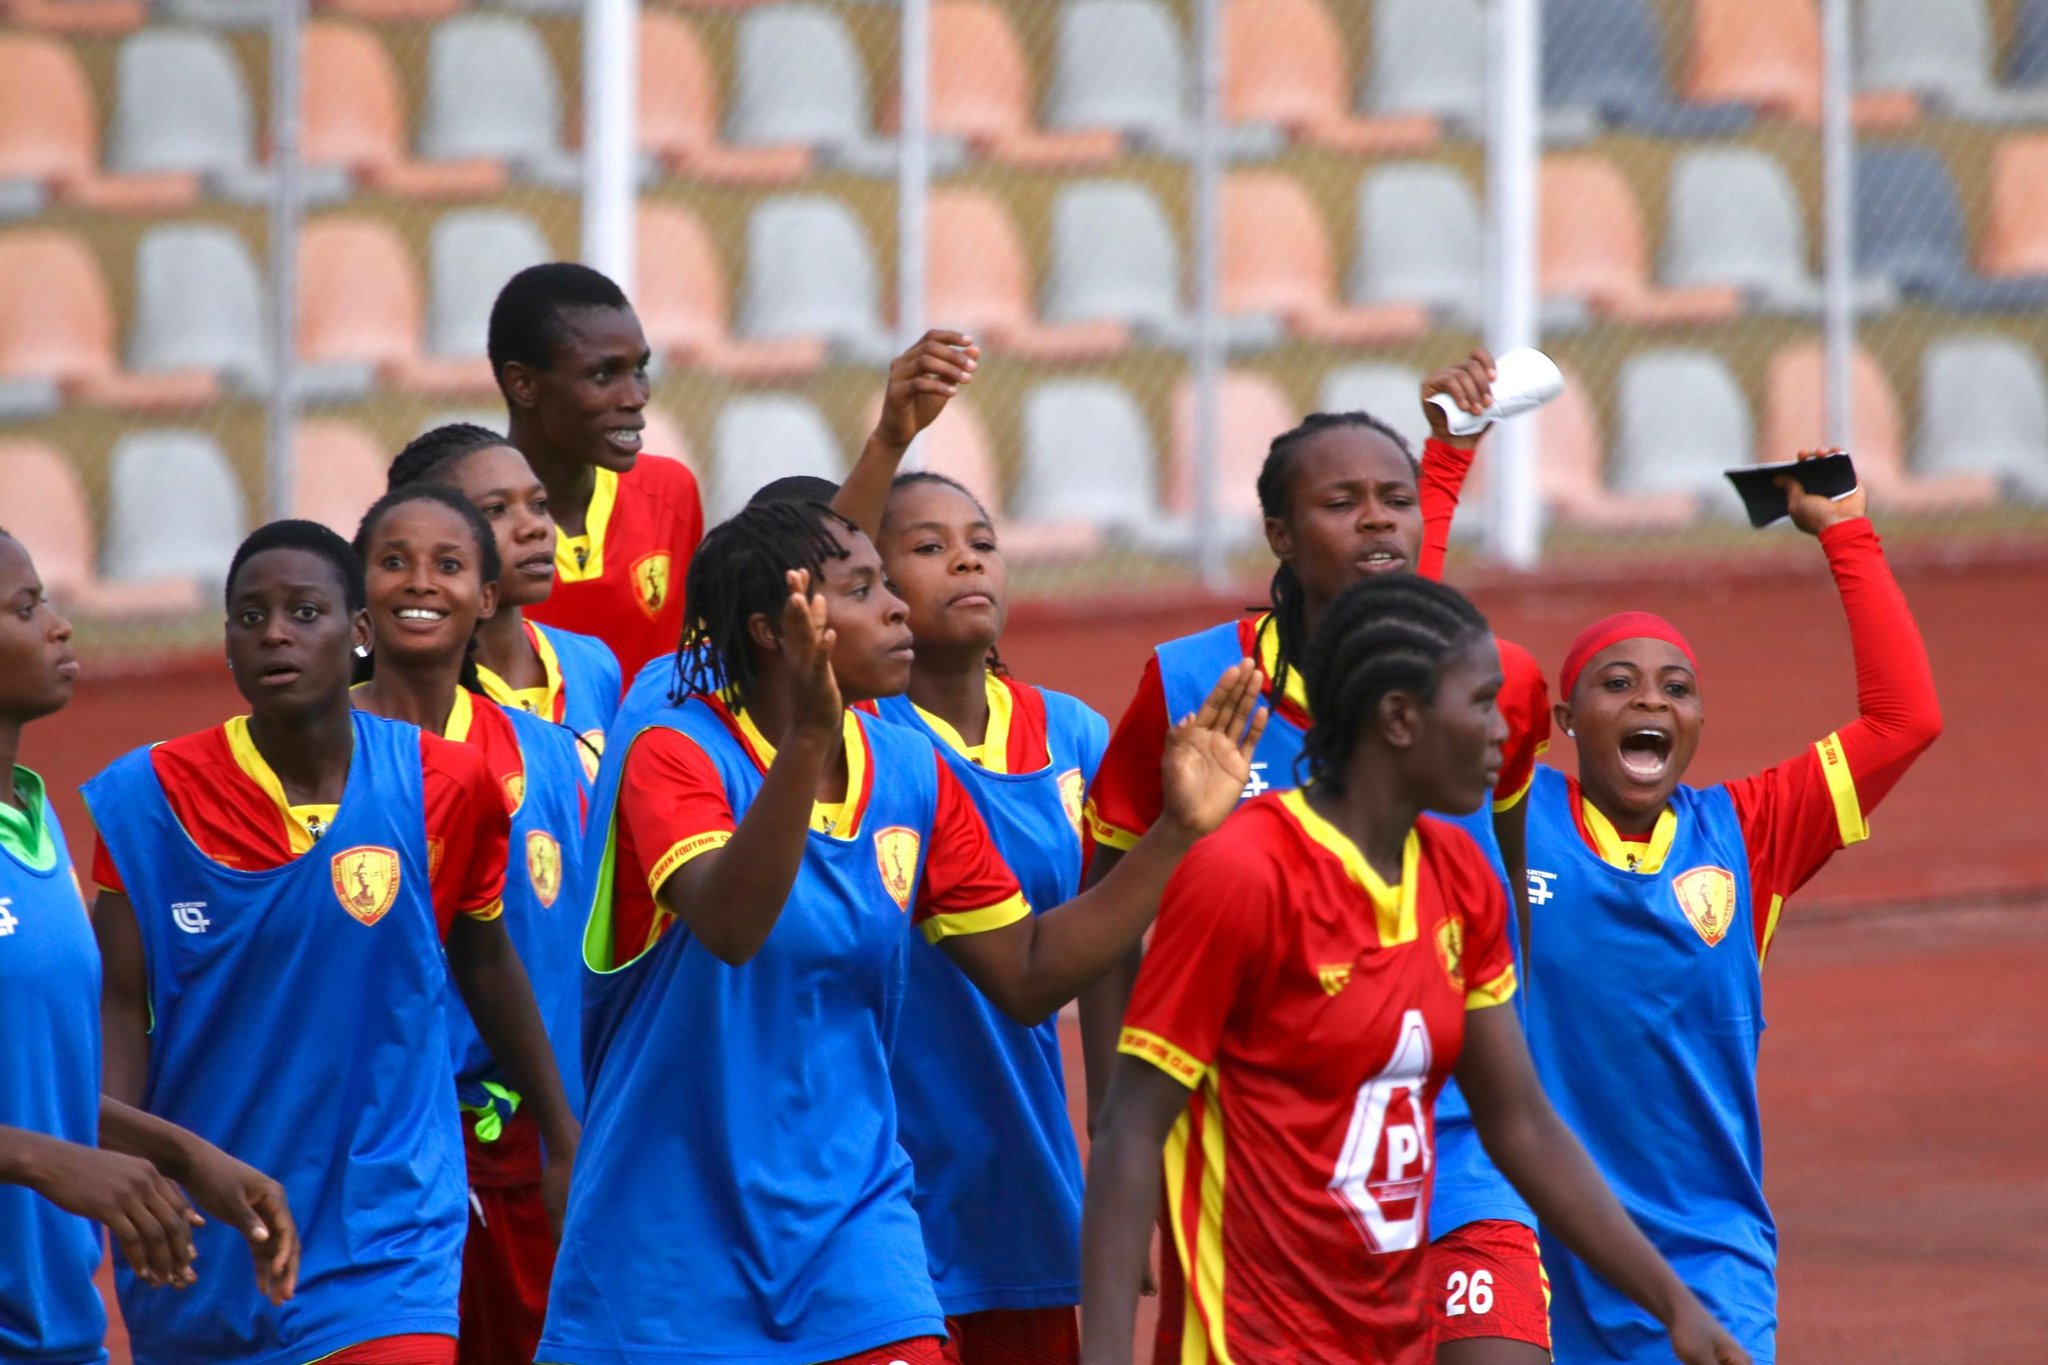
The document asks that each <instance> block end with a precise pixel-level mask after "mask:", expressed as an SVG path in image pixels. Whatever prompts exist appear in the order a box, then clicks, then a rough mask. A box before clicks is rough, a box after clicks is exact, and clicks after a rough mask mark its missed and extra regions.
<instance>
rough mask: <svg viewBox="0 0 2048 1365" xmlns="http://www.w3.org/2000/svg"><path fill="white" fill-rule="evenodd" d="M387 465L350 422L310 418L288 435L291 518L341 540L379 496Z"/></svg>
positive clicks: (372, 440)
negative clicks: (326, 530)
mask: <svg viewBox="0 0 2048 1365" xmlns="http://www.w3.org/2000/svg"><path fill="white" fill-rule="evenodd" d="M390 463H391V460H390V457H389V456H388V455H386V454H385V452H384V448H383V447H382V446H380V445H379V444H377V438H376V437H374V436H372V435H371V434H370V433H369V432H368V431H366V430H364V429H363V428H362V427H360V426H357V425H356V424H355V423H354V422H339V421H335V420H332V419H330V418H315V419H312V420H309V421H304V422H301V423H299V424H298V426H297V427H296V428H295V429H294V430H293V433H292V515H293V516H295V517H304V518H306V519H307V520H308V521H317V522H321V523H324V524H325V525H328V526H331V527H333V528H334V529H335V530H336V531H338V532H340V533H341V534H342V535H343V536H353V535H354V534H355V533H356V523H357V522H359V521H361V520H362V519H363V513H365V512H367V511H369V510H370V504H371V503H373V502H375V501H376V500H377V499H378V498H379V497H381V496H383V493H384V473H385V470H386V469H387V468H388V467H389V466H390Z"/></svg>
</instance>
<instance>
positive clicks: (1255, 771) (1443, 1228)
mask: <svg viewBox="0 0 2048 1365" xmlns="http://www.w3.org/2000/svg"><path fill="white" fill-rule="evenodd" d="M1156 653H1157V654H1158V657H1159V681H1160V684H1161V687H1162V689H1163V690H1164V692H1165V694H1166V714H1167V716H1168V717H1169V718H1174V717H1179V716H1184V715H1188V714H1190V713H1191V712H1193V711H1196V710H1198V709H1199V708H1200V707H1201V705H1202V702H1203V701H1204V700H1205V699H1207V697H1208V695H1209V692H1210V689H1212V688H1214V687H1215V686H1216V680H1217V679H1218V678H1220V677H1222V676H1223V673H1224V671H1225V670H1226V669H1228V668H1229V667H1230V666H1231V665H1233V664H1235V663H1237V662H1239V661H1240V660H1241V659H1243V658H1244V650H1243V645H1242V642H1241V640H1240V638H1239V636H1238V628H1237V623H1236V622H1235V621H1228V622H1225V623H1224V624H1222V625H1220V626H1211V627H1210V628H1209V629H1208V630H1205V631H1201V632H1198V633H1197V634H1194V635H1188V636H1183V637H1182V638H1181V639H1178V640H1170V641H1168V642H1167V643H1166V644H1163V645H1161V646H1159V648H1158V650H1157V651H1156ZM1304 738H1305V732H1304V731H1303V729H1302V727H1301V726H1300V725H1298V724H1296V723H1295V722H1294V721H1293V720H1291V719H1290V718H1289V717H1287V716H1285V715H1283V714H1281V710H1280V708H1279V707H1277V706H1274V707H1272V708H1271V709H1270V710H1269V712H1268V714H1267V716H1266V731H1265V733H1264V734H1263V735H1261V736H1260V737H1259V747H1258V752H1257V753H1255V754H1253V755H1252V780H1251V781H1250V782H1249V783H1248V784H1246V786H1245V789H1244V794H1245V798H1246V799H1247V800H1249V799H1250V798H1252V797H1254V796H1257V795H1258V794H1259V793H1260V792H1263V791H1266V790H1268V789H1269V788H1280V789H1282V790H1284V789H1286V788H1288V787H1293V786H1296V785H1298V782H1299V777H1298V774H1297V771H1296V760H1298V759H1299V758H1300V757H1301V744H1302V740H1303V739H1304ZM1432 814H1433V815H1436V818H1438V819H1441V820H1445V821H1448V822H1449V823H1451V824H1454V825H1457V826H1458V827H1459V828H1461V829H1463V830H1464V831H1465V832H1466V833H1467V834H1470V835H1471V836H1472V837H1473V839H1474V840H1476V841H1477V842H1478V844H1479V847H1480V848H1481V849H1483V850H1484V851H1485V853H1486V858H1487V861H1488V862H1490V863H1492V864H1493V870H1494V873H1495V875H1497V876H1499V877H1500V879H1501V883H1502V885H1503V886H1505V885H1506V883H1507V870H1506V867H1505V865H1504V864H1503V863H1502V861H1501V854H1500V840H1499V839H1498V838H1497V837H1496V836H1495V834H1494V832H1493V808H1492V803H1491V802H1482V803H1481V805H1480V807H1479V809H1478V810H1476V811H1473V812H1472V813H1471V814H1469V815H1441V814H1437V813H1436V812H1432ZM1509 890H1510V892H1512V888H1509ZM1508 903H1509V904H1510V905H1512V904H1513V903H1514V897H1513V896H1512V894H1510V896H1509V898H1508ZM1509 923H1510V931H1509V933H1508V944H1509V946H1510V947H1511V948H1513V949H1514V952H1515V969H1516V975H1517V977H1518V978H1519V977H1522V975H1523V973H1522V955H1521V944H1520V943H1519V941H1518V939H1519V935H1517V934H1516V933H1514V932H1513V928H1512V926H1513V917H1512V916H1510V919H1509ZM1515 995H1516V1000H1517V1008H1518V1009H1519V1008H1523V1006H1522V1005H1521V1004H1520V1002H1521V1001H1523V1000H1526V999H1527V997H1528V995H1529V991H1528V990H1526V989H1524V990H1521V991H1517V992H1516V993H1515ZM1493 1219H1505V1220H1508V1221H1510V1222H1516V1223H1521V1224H1523V1225H1525V1226H1529V1227H1533V1226H1535V1223H1536V1215H1535V1214H1533V1213H1531V1212H1530V1211H1529V1206H1528V1204H1527V1203H1525V1202H1523V1199H1522V1196H1521V1195H1519V1194H1517V1193H1515V1187H1514V1186H1512V1185H1510V1184H1509V1183H1508V1180H1507V1177H1506V1176H1504V1175H1502V1174H1501V1173H1500V1171H1499V1170H1498V1169H1497V1168H1496V1167H1495V1166H1494V1164H1493V1161H1492V1159H1491V1158H1489V1157H1488V1156H1487V1155H1486V1148H1485V1147H1484V1146H1482V1145H1481V1144H1480V1141H1479V1134H1478V1132H1477V1131H1475V1130H1474V1128H1473V1127H1472V1110H1471V1107H1470V1106H1469V1105H1467V1104H1466V1103H1465V1096H1464V1093H1463V1092H1462V1091H1460V1090H1459V1089H1458V1082H1457V1080H1456V1079H1455V1078H1453V1079H1451V1080H1447V1081H1445V1082H1444V1088H1443V1090H1442V1092H1441V1093H1439V1094H1438V1095H1437V1100H1436V1179H1435V1183H1434V1185H1433V1187H1432V1193H1431V1195H1430V1204H1429V1235H1430V1237H1431V1239H1432V1240H1434V1239H1435V1238H1438V1237H1442V1236H1443V1235H1444V1234H1445V1233H1448V1232H1454V1231H1456V1230H1457V1229H1458V1228H1461V1227H1463V1226H1465V1224H1467V1223H1476V1222H1480V1221H1482V1220H1493Z"/></svg>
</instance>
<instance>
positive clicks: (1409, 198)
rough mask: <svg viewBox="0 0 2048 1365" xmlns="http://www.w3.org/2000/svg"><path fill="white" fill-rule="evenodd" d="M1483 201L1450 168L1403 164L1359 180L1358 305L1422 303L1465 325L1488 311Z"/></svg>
mask: <svg viewBox="0 0 2048 1365" xmlns="http://www.w3.org/2000/svg"><path fill="white" fill-rule="evenodd" d="M1485 280H1486V270H1485V251H1484V242H1483V240H1482V237H1481V231H1480V222H1479V201H1478V199H1477V197H1476V196H1475V195H1474V194H1473V191H1472V186H1471V185H1470V184H1469V183H1467V182H1466V180H1465V177H1464V176H1463V175H1462V174H1460V173H1459V172H1458V171H1457V170H1455V169H1454V168H1452V167H1450V166H1445V165H1439V164H1437V163H1435V162H1428V161H1411V162H1403V163H1399V164H1396V165H1392V166H1386V167H1382V168H1381V169H1378V170H1373V171H1368V172H1367V173H1366V175H1365V177H1364V178H1363V179H1362V180H1360V181H1359V182H1358V240H1357V245H1356V247H1355V248H1354V249H1353V251H1352V253H1351V276H1350V288H1349V290H1348V291H1347V292H1348V295H1349V297H1350V299H1351V301H1352V302H1353V303H1420V304H1423V305H1426V306H1427V307H1428V308H1430V309H1431V310H1432V311H1433V312H1436V313H1439V314H1441V315H1443V316H1444V317H1445V318H1446V319H1448V320H1449V321H1451V322H1454V323H1456V324H1457V325H1459V326H1463V327H1474V328H1476V327H1478V326H1479V325H1480V322H1481V321H1482V319H1483V315H1484V300H1483V293H1484V286H1485Z"/></svg>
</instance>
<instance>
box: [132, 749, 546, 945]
mask: <svg viewBox="0 0 2048 1365" xmlns="http://www.w3.org/2000/svg"><path fill="white" fill-rule="evenodd" d="M501 757H502V756H501ZM517 759H518V753H517V747H516V745H515V746H514V748H513V752H512V761H513V764H514V766H515V767H516V765H517ZM149 761H150V764H151V766H152V767H154V768H155V769H156V776H157V780H158V781H159V782H160V783H162V784H163V789H164V797H165V799H166V800H167V801H169V802H170V805H171V810H172V812H173V813H174V814H175V815H176V816H177V818H178V823H179V824H180V825H182V826H184V828H185V833H186V834H188V835H189V836H191V839H192V842H193V843H195V844H197V845H198V846H199V849H200V851H201V852H203V853H205V854H206V856H207V857H209V858H211V859H213V861H215V862H217V863H219V864H221V865H222V866H223V867H229V868H234V869H236V870H238V871H243V872H264V871H268V870H269V869H271V868H275V867H282V866H283V865H284V864H285V863H287V862H290V861H291V860H292V859H293V858H296V857H298V856H299V855H300V854H301V853H304V852H306V851H307V850H308V849H310V848H312V847H313V845H314V843H315V842H316V836H315V835H314V834H313V832H312V831H311V830H310V829H309V828H308V824H307V820H308V818H311V819H313V820H316V821H318V822H319V823H320V824H321V825H325V824H327V823H330V822H331V821H332V820H333V818H334V811H333V808H332V807H328V808H325V809H324V810H323V809H320V808H309V807H304V806H300V807H294V806H292V805H290V804H289V803H288V802H287V800H286V799H285V794H284V785H283V783H281V782H280V781H278V778H277V774H276V773H274V772H273V771H271V768H270V764H269V763H267V762H265V761H264V758H263V755H262V754H261V753H260V752H258V750H257V748H256V745H255V743H254V741H252V740H251V739H250V738H249V718H248V717H247V716H237V717H235V718H234V719H232V720H230V721H228V722H227V723H226V724H223V725H218V726H215V727H214V728H213V729H211V730H201V731H199V732H198V733H196V734H190V735H184V736H181V737H180V738H178V739H173V740H168V741H166V742H165V743H162V744H159V745H157V746H155V747H154V748H152V749H151V750H150V751H149ZM501 766H502V763H501ZM420 767H421V770H422V775H423V778H424V789H423V790H424V795H425V800H426V818H427V841H428V849H429V852H430V854H431V858H430V861H431V863H432V866H433V871H432V874H431V876H432V881H433V894H434V911H435V914H436V915H437V917H438V918H439V920H440V924H441V932H442V933H443V934H446V933H447V932H448V927H449V926H450V925H451V924H453V923H454V922H455V917H456V916H457V915H467V916H469V917H471V918H472V919H492V918H494V917H496V916H497V914H498V913H499V911H500V910H501V909H502V907H503V896H504V886H505V846H506V838H507V833H506V831H507V822H506V817H505V804H504V790H505V789H504V785H503V782H504V779H505V777H506V776H507V772H509V771H510V770H507V772H501V773H499V774H498V775H497V776H495V777H494V776H493V775H492V773H491V771H490V766H489V764H488V763H487V762H486V760H485V758H484V756H483V754H482V753H481V752H479V751H478V750H477V749H476V748H474V747H472V746H469V745H463V744H455V743H451V742H450V741H448V740H446V739H443V738H441V737H440V736H439V735H428V734H422V735H421V736H420ZM313 812H317V813H313ZM92 875H93V881H94V882H96V883H97V884H98V885H99V886H100V887H101V888H102V889H104V890H108V891H117V892H119V891H124V890H125V889H126V888H125V885H124V883H123V881H122V877H121V871H120V869H119V868H118V867H117V866H116V865H115V861H114V859H113V858H112V857H111V856H110V855H109V853H108V851H107V840H106V839H105V837H102V838H101V839H100V840H99V844H98V846H97V847H96V848H95V849H94V850H93V859H92Z"/></svg>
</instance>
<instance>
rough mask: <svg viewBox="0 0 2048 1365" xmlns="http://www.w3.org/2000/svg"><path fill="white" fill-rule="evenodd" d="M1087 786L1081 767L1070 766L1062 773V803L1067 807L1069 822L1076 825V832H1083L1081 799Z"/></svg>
mask: <svg viewBox="0 0 2048 1365" xmlns="http://www.w3.org/2000/svg"><path fill="white" fill-rule="evenodd" d="M1087 786H1088V784H1087V783H1086V782H1084V781H1083V780H1082V779H1081V770H1080V769H1079V768H1069V769H1067V770H1066V771H1065V772H1063V773H1061V774H1060V805H1061V806H1062V807H1064V808H1065V809H1066V812H1067V823H1068V824H1070V825H1072V826H1073V827H1074V833H1076V834H1079V833H1080V832H1081V801H1082V798H1083V796H1085V795H1086V792H1087Z"/></svg>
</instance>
